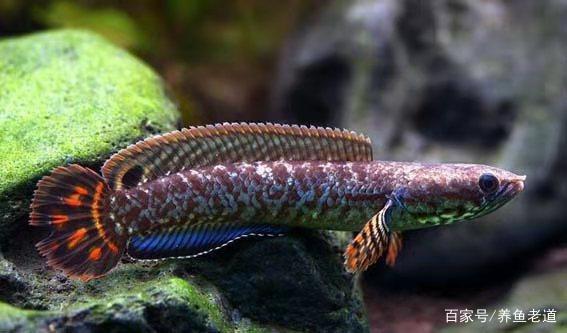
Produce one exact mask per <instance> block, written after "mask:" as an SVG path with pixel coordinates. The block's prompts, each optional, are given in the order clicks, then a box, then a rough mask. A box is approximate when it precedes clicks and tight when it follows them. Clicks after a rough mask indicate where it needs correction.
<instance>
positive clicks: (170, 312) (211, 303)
mask: <svg viewBox="0 0 567 333" xmlns="http://www.w3.org/2000/svg"><path fill="white" fill-rule="evenodd" d="M0 54H2V55H5V56H3V57H2V59H0V68H1V69H2V71H0V72H1V73H2V74H1V76H0V84H1V85H2V87H3V89H1V90H0V119H1V120H2V121H0V133H2V134H0V135H2V140H0V142H1V143H0V153H1V154H2V156H3V157H5V158H4V159H2V160H1V161H0V166H1V168H0V172H1V174H0V212H1V213H2V216H1V217H0V234H2V235H4V237H3V238H0V331H2V332H4V331H16V332H20V331H24V332H26V331H29V332H35V331H66V332H67V331H69V332H106V331H113V332H132V331H135V332H162V331H173V332H175V331H179V332H181V331H184V332H187V331H190V332H235V331H240V332H273V331H284V332H293V331H294V330H298V331H313V332H327V331H340V332H364V331H368V325H367V322H366V316H365V313H364V307H363V303H362V297H361V293H360V291H359V288H358V284H357V280H356V278H355V277H354V276H352V275H351V274H347V273H346V272H345V271H344V269H343V268H342V262H341V251H342V248H343V245H344V244H342V243H341V241H340V240H339V239H342V238H344V235H339V234H337V233H314V232H311V233H310V232H305V233H303V234H302V233H299V234H295V235H291V236H290V237H282V238H278V239H266V240H249V241H245V242H244V241H243V242H237V243H236V244H233V245H231V246H228V247H227V248H225V249H222V250H220V251H218V253H215V254H212V255H210V256H207V257H203V258H200V259H194V260H171V261H167V262H159V263H150V264H148V263H132V262H128V260H127V259H124V262H123V263H122V264H120V265H119V266H118V267H117V268H116V269H115V270H114V271H112V272H111V273H110V274H108V275H107V276H105V277H103V278H101V279H96V280H93V281H89V282H88V283H83V282H80V281H74V280H69V279H68V278H66V277H65V276H64V275H63V274H62V273H61V272H58V271H55V270H53V269H51V268H49V267H48V266H47V264H46V262H45V259H44V258H41V257H40V256H39V255H38V253H37V251H36V249H35V248H34V244H36V243H37V242H38V241H39V240H41V239H42V238H44V237H45V236H46V235H45V233H44V232H42V230H40V229H39V228H37V227H34V228H32V227H30V226H28V224H27V214H28V208H27V207H28V206H29V200H30V198H31V194H32V191H33V189H34V187H35V183H36V181H37V180H38V179H39V178H40V177H41V176H42V175H44V174H46V173H48V172H49V171H50V170H51V169H52V168H53V167H56V166H58V165H62V164H65V163H71V162H73V163H80V164H83V165H87V166H91V167H93V168H97V167H99V166H100V165H101V164H102V162H103V161H104V159H105V158H107V157H108V156H109V155H110V154H111V153H112V152H113V151H116V150H117V149H120V148H122V147H124V146H126V145H127V144H129V143H131V142H133V141H136V140H137V139H139V138H142V137H145V136H147V135H149V134H152V133H155V132H162V131H167V130H170V129H173V128H174V127H175V124H176V123H177V119H178V115H177V112H176V109H175V107H174V106H173V104H172V102H171V101H170V100H169V99H168V98H167V97H166V96H165V93H164V89H163V86H162V83H161V80H160V79H159V78H158V77H157V76H156V75H155V74H154V73H153V72H152V71H151V70H150V69H149V68H147V67H146V66H145V65H144V64H142V63H140V62H139V61H138V60H136V59H135V58H133V57H132V56H130V55H128V54H127V53H126V52H124V51H121V50H119V49H117V48H115V47H113V46H111V45H109V44H108V43H107V42H105V41H104V40H102V39H101V38H99V37H97V36H94V35H91V34H89V33H84V32H78V31H59V32H49V33H42V34H37V35H32V36H28V37H23V38H18V39H14V40H7V41H3V42H1V43H0Z"/></svg>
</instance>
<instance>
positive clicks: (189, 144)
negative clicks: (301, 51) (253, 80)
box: [102, 123, 372, 190]
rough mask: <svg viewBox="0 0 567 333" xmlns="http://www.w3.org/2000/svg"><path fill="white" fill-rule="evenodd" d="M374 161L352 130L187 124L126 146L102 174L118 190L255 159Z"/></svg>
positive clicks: (362, 139) (367, 141)
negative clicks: (165, 177) (192, 125)
mask: <svg viewBox="0 0 567 333" xmlns="http://www.w3.org/2000/svg"><path fill="white" fill-rule="evenodd" d="M277 160H289V161H302V160H305V161H353V162H354V161H371V160H372V147H371V144H370V139H369V138H367V137H365V136H364V135H361V134H357V133H355V132H351V131H348V130H340V129H331V128H322V127H313V126H312V127H306V126H298V125H279V124H270V123H266V124H262V123H232V124H229V123H224V124H216V125H208V126H199V127H190V128H184V129H182V130H181V131H173V132H170V133H167V134H163V135H157V136H154V137H151V138H148V139H146V140H143V141H140V142H138V143H136V144H133V145H130V146H129V147H127V148H125V149H122V150H121V151H119V152H118V153H116V154H114V155H113V156H112V157H111V158H110V159H108V160H107V161H106V163H105V164H104V166H103V167H102V174H103V176H104V177H105V178H106V180H107V181H108V184H109V185H110V186H111V188H113V189H115V190H120V189H125V188H130V187H133V186H136V185H138V184H140V183H143V182H147V181H150V180H154V179H156V178H159V177H161V176H165V175H167V174H170V173H176V172H179V171H182V170H186V169H195V168H200V167H206V166H210V165H214V164H221V163H235V162H253V161H277Z"/></svg>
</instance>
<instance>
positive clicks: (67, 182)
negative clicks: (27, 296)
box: [30, 164, 126, 281]
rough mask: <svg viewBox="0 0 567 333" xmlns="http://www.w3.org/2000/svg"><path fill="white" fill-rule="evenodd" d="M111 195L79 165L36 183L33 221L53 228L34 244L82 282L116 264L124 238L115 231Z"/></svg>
mask: <svg viewBox="0 0 567 333" xmlns="http://www.w3.org/2000/svg"><path fill="white" fill-rule="evenodd" d="M109 194H110V189H109V188H108V186H107V184H106V182H105V181H104V179H103V178H102V177H101V176H99V175H98V174H97V173H96V172H94V171H93V170H91V169H88V168H83V167H81V166H79V165H76V164H73V165H69V166H66V167H59V168H57V169H55V170H53V172H52V173H51V175H49V176H45V177H43V178H42V179H41V180H40V181H39V182H38V184H37V190H36V191H35V193H34V197H33V201H32V204H31V214H30V224H31V225H35V226H46V227H48V228H49V229H50V230H51V235H50V236H49V237H47V238H46V239H44V240H42V241H41V242H39V243H37V245H36V247H37V249H38V251H39V253H40V254H41V255H43V256H45V257H46V258H47V263H48V264H49V266H51V267H53V268H57V269H61V270H63V271H64V272H65V274H67V275H68V276H69V277H71V278H77V279H81V280H83V281H88V280H90V279H93V278H96V277H99V276H101V275H104V274H106V273H107V272H108V271H109V270H111V269H112V268H113V267H115V266H116V264H117V263H118V260H120V257H121V256H122V254H123V252H124V249H125V245H126V239H125V238H124V237H120V236H119V235H118V234H117V233H116V231H115V225H114V221H112V220H111V218H110V216H109V213H108V209H109V208H108V202H109Z"/></svg>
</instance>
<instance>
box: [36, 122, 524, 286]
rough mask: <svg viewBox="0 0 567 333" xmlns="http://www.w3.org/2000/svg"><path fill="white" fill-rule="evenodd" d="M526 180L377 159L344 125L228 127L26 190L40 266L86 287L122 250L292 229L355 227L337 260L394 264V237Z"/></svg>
mask: <svg viewBox="0 0 567 333" xmlns="http://www.w3.org/2000/svg"><path fill="white" fill-rule="evenodd" d="M524 180H525V176H518V175H516V174H514V173H511V172H508V171H505V170H502V169H498V168H494V167H490V166H485V165H477V164H426V163H407V162H386V161H375V160H373V158H372V148H371V143H370V140H369V139H368V138H367V137H365V136H363V135H360V134H357V133H355V132H351V131H347V130H339V129H329V128H320V127H305V126H296V125H292V126H290V125H277V124H269V123H268V124H254V123H240V124H237V123H234V124H217V125H209V126H205V127H191V128H187V129H183V130H180V131H174V132H171V133H167V134H164V135H158V136H154V137H151V138H148V139H146V140H143V141H140V142H138V143H136V144H133V145H131V146H129V147H127V148H125V149H123V150H121V151H119V152H118V153H116V154H115V155H113V156H112V157H111V158H110V159H108V160H107V161H106V163H105V164H104V166H103V168H102V176H100V175H99V174H97V173H96V172H94V171H92V170H91V169H88V168H84V167H81V166H79V165H76V164H72V165H68V166H63V167H59V168H56V169H55V170H54V171H53V172H52V173H51V174H50V175H48V176H45V177H43V178H42V179H41V180H40V181H39V183H38V185H37V190H36V191H35V193H34V197H33V202H32V204H31V214H30V223H31V224H32V225H34V226H46V227H47V228H48V229H50V230H51V234H50V236H49V237H47V238H46V239H44V240H42V241H41V242H39V243H38V244H37V248H38V250H39V252H40V254H42V255H43V256H45V257H46V258H47V262H48V264H49V265H50V266H51V267H53V268H56V269H61V270H63V271H64V272H65V273H66V274H67V275H68V276H70V277H72V278H78V279H81V280H83V281H88V280H90V279H92V278H96V277H100V276H102V275H104V274H106V273H107V272H108V271H110V270H111V269H112V268H113V267H115V266H116V265H117V263H118V262H119V260H120V258H121V257H122V256H123V255H124V254H125V253H126V254H127V255H128V256H130V257H132V258H134V259H138V260H156V259H163V258H188V257H195V256H199V255H203V254H206V253H209V252H211V251H213V250H216V249H219V248H221V247H223V246H225V245H227V244H229V243H231V242H233V241H235V240H238V239H242V238H245V237H250V236H257V237H261V236H275V235H282V234H285V233H286V232H287V231H288V230H289V229H290V228H295V227H301V228H315V229H326V230H345V231H356V232H359V233H358V235H357V236H356V237H355V238H354V239H353V240H352V242H351V243H350V245H348V247H347V249H346V251H345V266H346V269H347V270H348V271H350V272H359V271H363V270H365V269H367V268H368V266H370V265H371V264H373V263H375V262H376V261H377V260H378V259H379V258H380V257H385V260H386V262H387V263H388V264H390V265H392V264H393V263H394V262H395V259H396V256H397V254H398V252H399V251H400V249H401V236H400V232H402V231H404V230H409V229H417V228H425V227H433V226H438V225H445V224H451V223H454V222H457V221H464V220H470V219H473V218H476V217H479V216H482V215H485V214H488V213H489V212H492V211H494V210H495V209H497V208H499V207H501V206H502V205H504V204H505V203H506V202H508V201H510V200H511V199H512V198H514V197H515V196H516V195H517V194H518V193H520V192H521V191H522V190H523V186H524Z"/></svg>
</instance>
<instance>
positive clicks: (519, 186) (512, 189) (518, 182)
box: [505, 176, 526, 196]
mask: <svg viewBox="0 0 567 333" xmlns="http://www.w3.org/2000/svg"><path fill="white" fill-rule="evenodd" d="M525 180H526V176H518V177H517V178H514V179H512V180H511V181H510V182H509V183H508V184H507V185H506V189H505V194H508V195H510V194H511V195H512V196H514V195H516V194H518V193H520V192H522V191H523V190H524V181H525Z"/></svg>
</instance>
